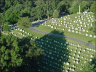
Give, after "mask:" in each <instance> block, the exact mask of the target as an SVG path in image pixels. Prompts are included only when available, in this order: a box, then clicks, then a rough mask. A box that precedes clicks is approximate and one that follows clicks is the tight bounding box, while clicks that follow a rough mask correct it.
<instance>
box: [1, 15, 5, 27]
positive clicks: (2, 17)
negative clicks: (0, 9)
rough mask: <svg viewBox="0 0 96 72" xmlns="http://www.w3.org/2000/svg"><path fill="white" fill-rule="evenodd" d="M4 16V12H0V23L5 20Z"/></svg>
mask: <svg viewBox="0 0 96 72" xmlns="http://www.w3.org/2000/svg"><path fill="white" fill-rule="evenodd" d="M4 18H5V16H4V13H0V25H3V23H4V22H5V19H4Z"/></svg>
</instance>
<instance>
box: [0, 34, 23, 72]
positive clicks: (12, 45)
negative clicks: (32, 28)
mask: <svg viewBox="0 0 96 72" xmlns="http://www.w3.org/2000/svg"><path fill="white" fill-rule="evenodd" d="M20 51H21V49H20V48H19V47H18V42H17V40H16V39H15V37H14V36H12V35H8V36H5V35H1V36H0V70H1V72H3V71H4V72H11V71H12V69H15V68H16V67H17V66H20V65H21V64H22V61H23V59H22V58H21V55H20V53H19V52H20Z"/></svg>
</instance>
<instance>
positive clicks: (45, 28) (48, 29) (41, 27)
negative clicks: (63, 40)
mask: <svg viewBox="0 0 96 72" xmlns="http://www.w3.org/2000/svg"><path fill="white" fill-rule="evenodd" d="M80 15H82V16H83V14H80ZM80 15H79V14H72V15H70V16H69V17H70V18H71V19H73V21H74V20H76V19H75V16H80ZM90 16H92V13H90ZM63 18H66V16H64V17H62V19H61V18H59V19H60V20H61V21H62V22H63V23H64V20H63ZM83 18H84V19H86V20H87V17H86V16H84V17H83ZM93 19H94V18H93ZM54 21H55V20H54ZM66 21H67V22H70V20H66ZM81 21H82V20H81ZM51 22H52V20H50V21H47V22H46V25H52V26H54V27H57V29H56V30H58V31H59V32H63V33H62V34H63V35H65V36H69V37H73V38H77V39H80V40H83V41H85V42H88V41H90V43H92V44H94V45H95V38H93V37H89V36H88V37H87V36H85V34H88V35H91V34H92V35H93V36H94V34H93V32H92V31H89V28H90V25H89V28H88V26H87V27H86V28H85V27H84V24H82V27H83V29H85V30H88V31H89V32H83V31H81V34H79V33H76V32H74V33H73V32H68V28H66V27H65V25H63V23H62V25H61V26H58V25H56V24H52V23H51ZM83 22H87V23H89V24H90V23H92V22H88V21H83ZM44 24H45V23H43V25H39V26H37V27H35V29H37V30H41V31H45V32H52V31H53V30H55V29H54V28H51V27H48V26H45V25H44ZM57 24H59V20H58V19H57ZM72 24H73V25H74V26H75V27H78V26H77V23H74V22H72ZM78 24H79V25H80V23H79V22H78ZM68 27H70V24H68ZM63 29H65V30H63ZM70 29H71V28H70ZM81 30H82V29H81ZM74 31H76V30H74ZM78 32H79V31H78Z"/></svg>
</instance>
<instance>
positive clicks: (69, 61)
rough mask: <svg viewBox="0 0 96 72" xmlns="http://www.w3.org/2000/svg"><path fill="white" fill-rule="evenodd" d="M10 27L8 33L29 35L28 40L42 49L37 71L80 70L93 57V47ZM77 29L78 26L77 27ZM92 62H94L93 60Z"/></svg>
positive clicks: (71, 71) (18, 35)
mask: <svg viewBox="0 0 96 72" xmlns="http://www.w3.org/2000/svg"><path fill="white" fill-rule="evenodd" d="M10 28H11V29H12V28H13V29H12V31H11V32H9V34H10V33H11V34H13V35H14V36H16V37H18V38H21V40H22V39H23V38H24V37H28V36H30V40H34V41H35V42H36V43H37V44H38V45H39V46H40V48H41V49H43V51H44V56H43V58H42V60H41V63H40V64H39V69H38V71H40V72H45V71H52V70H53V71H54V72H74V71H76V72H78V71H82V69H83V66H84V65H85V64H86V63H87V62H88V61H89V62H92V60H93V58H94V57H95V52H96V51H95V49H94V48H90V47H88V46H84V45H82V44H79V43H77V42H75V41H72V40H69V39H66V38H60V37H54V36H51V35H47V34H46V35H44V34H41V36H40V35H39V33H35V32H32V31H29V30H27V29H20V28H18V27H17V26H16V27H10ZM77 29H78V28H77ZM57 33H58V32H57ZM93 63H94V62H93Z"/></svg>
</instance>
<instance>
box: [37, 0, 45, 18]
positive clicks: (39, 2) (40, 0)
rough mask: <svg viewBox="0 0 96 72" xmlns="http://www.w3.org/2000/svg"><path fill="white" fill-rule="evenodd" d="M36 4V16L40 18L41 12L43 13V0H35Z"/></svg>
mask: <svg viewBox="0 0 96 72" xmlns="http://www.w3.org/2000/svg"><path fill="white" fill-rule="evenodd" d="M35 4H36V17H37V18H38V20H39V19H42V16H43V13H44V9H43V7H44V4H45V3H44V1H43V0H37V1H35Z"/></svg>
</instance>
